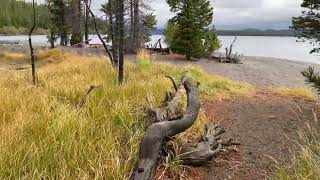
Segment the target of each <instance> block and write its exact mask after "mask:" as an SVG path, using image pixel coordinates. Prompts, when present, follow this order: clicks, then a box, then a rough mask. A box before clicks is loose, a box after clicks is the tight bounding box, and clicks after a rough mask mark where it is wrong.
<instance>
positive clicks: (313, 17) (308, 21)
mask: <svg viewBox="0 0 320 180" xmlns="http://www.w3.org/2000/svg"><path fill="white" fill-rule="evenodd" d="M301 7H303V8H305V10H303V11H302V15H301V16H300V17H294V18H293V19H292V29H294V30H295V31H296V35H297V37H298V38H299V39H301V40H302V41H309V42H310V43H311V44H313V45H314V46H316V47H315V48H314V49H313V50H311V52H310V53H316V52H320V47H319V46H320V1H319V0H303V3H302V5H301Z"/></svg>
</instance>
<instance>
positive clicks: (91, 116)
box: [0, 50, 253, 179]
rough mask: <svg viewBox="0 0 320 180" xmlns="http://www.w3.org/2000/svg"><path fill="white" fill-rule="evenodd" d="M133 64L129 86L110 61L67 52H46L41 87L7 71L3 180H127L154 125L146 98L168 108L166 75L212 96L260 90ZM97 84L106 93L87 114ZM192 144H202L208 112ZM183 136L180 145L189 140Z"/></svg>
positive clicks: (1, 57)
mask: <svg viewBox="0 0 320 180" xmlns="http://www.w3.org/2000/svg"><path fill="white" fill-rule="evenodd" d="M140 59H141V60H140V61H139V63H138V64H130V63H128V64H126V81H125V83H124V85H123V86H118V85H117V83H116V79H117V78H116V71H115V70H114V69H113V68H112V66H111V65H110V64H109V61H108V60H107V59H105V58H104V57H80V56H76V55H73V54H65V53H62V52H61V51H60V50H52V51H41V52H39V53H38V62H37V64H38V65H39V66H40V68H39V69H38V78H39V84H38V85H37V86H36V87H34V86H32V85H31V77H30V72H29V70H25V71H9V70H8V71H0V87H1V93H0V117H1V118H0V136H1V141H0V149H1V150H0V179H20V178H27V179H94V178H97V179H126V178H127V177H128V176H129V174H130V172H131V170H132V169H133V167H134V163H135V161H136V158H137V151H138V148H139V143H140V141H141V138H142V136H143V133H144V129H145V127H146V125H147V124H148V120H149V119H148V117H147V116H146V107H147V104H146V102H145V98H146V97H147V96H148V95H149V96H151V97H153V99H152V101H153V102H154V103H155V105H160V104H161V101H162V100H163V99H164V93H165V91H167V90H169V89H171V86H172V85H171V84H170V81H169V80H167V79H166V78H164V75H165V74H169V75H172V76H174V77H176V78H179V77H181V76H182V75H183V74H184V73H186V74H187V75H188V76H190V77H192V78H194V79H195V80H197V81H199V82H200V83H201V87H200V88H201V93H202V94H203V97H204V96H205V95H215V96H218V95H219V94H224V96H227V95H232V94H248V93H251V92H252V91H253V88H252V87H251V86H250V85H248V84H245V83H238V82H234V81H231V80H228V79H225V78H222V77H219V76H209V75H208V74H206V73H204V72H203V71H201V70H200V69H198V68H197V67H193V66H188V67H183V68H175V67H171V66H169V65H165V64H158V63H153V62H152V61H150V60H149V56H148V55H146V54H142V55H141V57H140ZM0 61H2V62H8V63H12V64H15V63H18V64H19V63H20V64H23V63H28V62H29V57H28V55H26V54H19V53H0ZM90 85H96V86H101V88H99V89H96V90H95V91H94V92H93V93H92V95H91V96H90V97H89V99H88V101H87V102H86V103H85V106H84V107H83V108H82V109H80V110H79V109H77V108H76V105H77V103H78V102H79V101H80V99H81V98H82V97H83V96H84V94H85V93H86V91H87V90H88V88H89V86H90ZM199 119H200V120H198V123H197V124H196V125H195V126H194V127H193V129H192V130H190V131H188V132H187V133H186V134H185V135H186V136H184V137H193V138H195V137H198V135H199V133H200V132H201V130H199V131H198V129H197V128H203V123H204V122H205V121H206V117H205V116H204V113H202V114H201V116H200V117H199ZM184 140H186V139H185V138H183V137H181V138H180V140H179V141H184Z"/></svg>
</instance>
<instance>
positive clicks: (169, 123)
mask: <svg viewBox="0 0 320 180" xmlns="http://www.w3.org/2000/svg"><path fill="white" fill-rule="evenodd" d="M166 77H167V78H169V79H170V80H171V82H172V84H173V87H174V92H167V93H166V101H165V105H164V106H163V107H160V108H154V107H153V105H152V103H151V101H150V99H149V98H147V102H148V103H149V111H150V112H151V113H152V114H153V115H154V120H153V121H152V124H151V125H150V126H149V127H148V128H147V129H146V132H145V135H144V139H143V141H142V143H141V146H140V151H139V160H138V162H137V164H136V168H135V170H134V172H133V173H132V175H131V177H130V179H131V180H153V178H154V175H155V169H156V168H157V165H158V161H159V159H160V157H161V154H162V150H163V148H164V147H166V143H167V142H168V141H169V140H170V139H172V137H174V136H175V135H177V134H179V133H182V132H184V131H186V130H187V129H189V128H190V127H191V126H192V125H193V124H194V123H195V121H196V119H197V117H198V114H199V111H200V95H199V89H198V86H199V83H197V82H194V81H193V80H192V79H190V78H183V79H182V81H181V83H180V84H179V85H178V84H177V83H176V82H175V79H174V78H172V77H170V76H166ZM184 90H185V91H184ZM184 92H186V94H187V108H186V110H185V112H182V109H181V107H180V101H181V99H182V95H183V93H184ZM224 132H225V131H224V129H223V128H221V127H215V126H213V125H211V124H208V125H207V128H206V135H205V137H204V138H203V140H202V141H201V142H199V143H198V144H197V145H195V146H184V147H182V148H181V149H182V150H181V152H180V155H178V156H179V158H180V160H181V162H182V164H185V165H192V166H201V165H204V164H206V163H207V162H209V161H211V160H212V158H213V157H214V156H215V155H216V154H218V153H219V152H220V151H221V150H222V149H223V147H225V146H232V145H239V143H236V142H234V141H233V140H232V139H231V140H228V141H223V140H221V136H222V134H223V133H224Z"/></svg>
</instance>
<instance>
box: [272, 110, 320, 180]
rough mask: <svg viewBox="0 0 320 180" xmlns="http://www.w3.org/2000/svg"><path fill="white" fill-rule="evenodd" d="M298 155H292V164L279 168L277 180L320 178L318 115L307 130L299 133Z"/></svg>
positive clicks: (319, 125) (309, 123) (314, 179)
mask: <svg viewBox="0 0 320 180" xmlns="http://www.w3.org/2000/svg"><path fill="white" fill-rule="evenodd" d="M299 135H300V140H301V141H300V142H297V146H298V149H299V152H298V153H295V154H293V155H292V164H290V165H288V166H285V167H279V172H278V174H277V175H276V177H275V179H282V180H287V179H296V180H300V179H312V180H317V179H319V178H320V124H319V122H318V119H317V117H316V115H315V116H314V119H313V120H310V122H308V124H307V129H305V130H301V131H300V132H299Z"/></svg>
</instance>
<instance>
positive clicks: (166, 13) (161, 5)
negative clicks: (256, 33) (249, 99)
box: [93, 0, 302, 29]
mask: <svg viewBox="0 0 320 180" xmlns="http://www.w3.org/2000/svg"><path fill="white" fill-rule="evenodd" d="M93 1H95V2H94V4H95V6H96V9H99V6H98V4H102V3H103V2H105V0H93ZM149 1H150V4H151V7H152V8H153V9H154V13H155V14H156V15H157V19H158V27H163V26H164V25H165V24H166V22H167V21H168V19H170V18H171V17H172V16H173V14H172V13H171V12H170V10H169V7H168V5H167V3H166V0H149ZM211 3H212V5H213V6H214V24H215V26H216V27H217V29H244V28H260V29H268V28H272V29H287V28H288V27H289V26H290V24H291V18H292V17H293V16H298V15H299V14H300V12H301V10H302V9H301V8H300V4H301V3H302V0H211Z"/></svg>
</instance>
